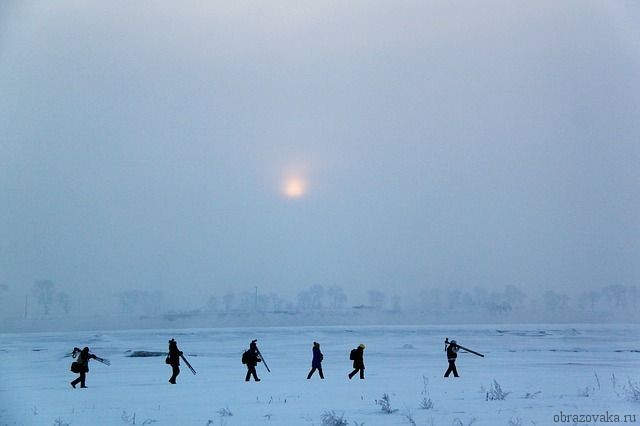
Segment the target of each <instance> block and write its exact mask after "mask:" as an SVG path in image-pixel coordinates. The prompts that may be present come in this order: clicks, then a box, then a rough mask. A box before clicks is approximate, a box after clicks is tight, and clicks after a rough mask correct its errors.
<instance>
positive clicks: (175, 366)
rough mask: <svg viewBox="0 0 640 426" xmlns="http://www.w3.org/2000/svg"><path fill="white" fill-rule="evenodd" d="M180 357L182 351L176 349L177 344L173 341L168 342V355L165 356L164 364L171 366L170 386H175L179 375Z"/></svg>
mask: <svg viewBox="0 0 640 426" xmlns="http://www.w3.org/2000/svg"><path fill="white" fill-rule="evenodd" d="M181 355H182V351H181V350H180V349H178V344H177V343H176V341H175V339H171V340H169V355H167V359H166V360H165V362H166V363H167V364H169V365H170V366H171V372H172V374H171V378H170V379H169V383H171V384H172V385H175V384H176V378H177V377H178V374H180V356H181Z"/></svg>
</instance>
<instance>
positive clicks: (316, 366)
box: [307, 342, 324, 379]
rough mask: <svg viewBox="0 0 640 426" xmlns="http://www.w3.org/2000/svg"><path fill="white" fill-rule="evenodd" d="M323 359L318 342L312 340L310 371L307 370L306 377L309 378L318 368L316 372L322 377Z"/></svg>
mask: <svg viewBox="0 0 640 426" xmlns="http://www.w3.org/2000/svg"><path fill="white" fill-rule="evenodd" d="M323 359H324V356H323V355H322V352H320V343H318V342H313V359H312V360H311V371H309V374H308V375H307V379H310V378H311V376H313V373H315V372H316V370H318V374H319V375H320V378H321V379H324V374H322V360H323Z"/></svg>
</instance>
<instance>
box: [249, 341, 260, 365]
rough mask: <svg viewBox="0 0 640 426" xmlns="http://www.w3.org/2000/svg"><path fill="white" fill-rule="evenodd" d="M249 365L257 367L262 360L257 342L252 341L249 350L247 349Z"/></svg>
mask: <svg viewBox="0 0 640 426" xmlns="http://www.w3.org/2000/svg"><path fill="white" fill-rule="evenodd" d="M246 361H247V366H251V367H255V366H256V365H258V363H259V362H261V361H262V359H261V358H260V354H259V352H258V347H257V346H256V344H255V343H251V345H249V350H248V351H247V358H246Z"/></svg>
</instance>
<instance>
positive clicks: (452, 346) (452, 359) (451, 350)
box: [444, 340, 460, 377]
mask: <svg viewBox="0 0 640 426" xmlns="http://www.w3.org/2000/svg"><path fill="white" fill-rule="evenodd" d="M459 349H460V347H459V346H458V344H457V343H456V341H455V340H452V341H451V342H449V344H448V345H447V361H449V368H447V371H446V372H445V373H444V377H449V374H451V373H453V377H460V376H458V370H457V369H456V358H457V357H458V350H459Z"/></svg>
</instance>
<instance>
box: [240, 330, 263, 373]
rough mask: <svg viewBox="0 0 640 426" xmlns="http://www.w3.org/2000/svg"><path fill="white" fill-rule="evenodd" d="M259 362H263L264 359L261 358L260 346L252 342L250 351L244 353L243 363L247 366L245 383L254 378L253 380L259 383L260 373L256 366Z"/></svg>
mask: <svg viewBox="0 0 640 426" xmlns="http://www.w3.org/2000/svg"><path fill="white" fill-rule="evenodd" d="M259 362H262V358H261V357H260V351H258V345H257V344H256V340H252V341H251V343H250V344H249V349H247V350H246V351H244V353H243V354H242V363H243V364H245V365H246V366H247V375H246V377H245V379H244V381H245V382H248V381H249V380H250V379H251V376H253V380H255V381H256V382H259V381H260V379H259V378H258V373H257V372H256V365H258V363H259Z"/></svg>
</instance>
